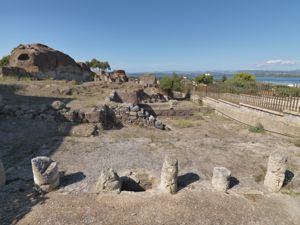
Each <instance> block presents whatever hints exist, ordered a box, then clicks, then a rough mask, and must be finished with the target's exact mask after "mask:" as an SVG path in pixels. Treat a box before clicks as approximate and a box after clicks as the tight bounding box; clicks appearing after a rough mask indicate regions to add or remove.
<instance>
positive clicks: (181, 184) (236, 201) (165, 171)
mask: <svg viewBox="0 0 300 225" xmlns="http://www.w3.org/2000/svg"><path fill="white" fill-rule="evenodd" d="M116 87H117V88H116ZM135 87H136V84H132V83H130V82H129V83H127V84H121V85H118V86H116V84H111V85H109V86H105V85H103V84H99V83H94V82H91V83H83V84H75V83H68V82H65V81H62V82H58V81H57V82H54V81H52V83H49V82H47V81H31V82H30V83H26V82H21V81H20V82H19V83H18V84H17V85H16V84H11V83H9V82H7V83H5V84H1V85H0V88H1V99H2V100H1V102H2V104H1V115H0V134H1V135H0V146H1V161H2V164H3V165H1V166H2V168H1V177H0V178H1V185H2V186H1V188H0V200H1V201H0V204H1V205H0V221H1V224H3V225H8V224H19V225H20V224H31V225H35V224H64V225H66V224H97V225H98V224H114V225H116V224H120V225H123V224H130V225H131V224H295V225H296V224H300V214H299V211H300V199H299V193H300V175H299V174H300V150H299V148H298V147H296V146H295V145H294V144H293V143H292V138H290V137H287V136H283V135H279V134H274V133H269V132H264V133H252V132H249V130H248V126H246V125H243V124H241V123H238V122H236V121H233V120H230V119H227V118H225V117H223V116H221V115H218V114H216V113H215V112H214V111H213V110H211V109H209V108H207V107H204V106H202V105H201V104H198V103H197V104H196V103H192V102H190V101H188V100H184V101H167V100H162V99H161V97H158V96H157V95H154V96H152V100H151V98H150V97H149V95H145V93H144V92H143V91H140V90H138V89H134V88H135ZM70 90H71V91H70ZM132 90H136V91H132ZM144 91H146V90H144ZM69 92H73V93H76V94H69ZM141 101H142V102H141Z"/></svg>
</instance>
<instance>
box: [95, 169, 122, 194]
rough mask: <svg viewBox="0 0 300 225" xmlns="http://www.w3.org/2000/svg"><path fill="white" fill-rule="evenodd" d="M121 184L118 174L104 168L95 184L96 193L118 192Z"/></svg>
mask: <svg viewBox="0 0 300 225" xmlns="http://www.w3.org/2000/svg"><path fill="white" fill-rule="evenodd" d="M120 190H121V183H120V178H119V176H118V174H117V173H116V172H115V171H114V170H113V169H111V168H105V169H104V170H103V171H102V172H101V174H100V177H99V179H98V182H97V183H96V193H101V192H120Z"/></svg>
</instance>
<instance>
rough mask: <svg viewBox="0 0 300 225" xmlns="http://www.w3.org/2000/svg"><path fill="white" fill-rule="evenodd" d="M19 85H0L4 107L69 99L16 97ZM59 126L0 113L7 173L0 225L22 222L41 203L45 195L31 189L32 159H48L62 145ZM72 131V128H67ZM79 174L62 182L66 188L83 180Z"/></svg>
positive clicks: (0, 190) (0, 142) (0, 197)
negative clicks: (42, 156)
mask: <svg viewBox="0 0 300 225" xmlns="http://www.w3.org/2000/svg"><path fill="white" fill-rule="evenodd" d="M21 88H22V87H21V86H19V85H15V84H11V85H3V84H0V94H1V95H2V98H3V105H6V104H9V105H26V106H28V107H32V106H33V105H41V104H47V105H49V104H51V103H52V102H53V101H56V100H60V101H63V102H65V103H66V104H67V103H68V102H69V101H71V100H72V99H70V98H52V97H37V96H22V95H18V94H16V93H17V92H18V91H19V90H20V89H21ZM59 126H60V123H59V122H57V121H47V120H42V119H30V120H20V119H18V118H16V117H7V116H6V115H2V114H1V112H0V146H1V151H0V158H1V160H2V162H3V164H4V167H5V171H6V176H7V180H6V185H5V186H3V187H1V188H0V223H1V225H8V224H15V223H17V222H18V221H19V220H20V219H22V218H23V217H24V216H25V215H26V214H27V213H28V212H30V211H31V208H32V207H33V206H34V205H36V204H43V203H44V202H45V201H46V200H47V196H42V195H38V194H37V193H35V192H34V190H33V179H32V171H31V162H30V160H31V158H33V157H36V156H39V155H44V156H51V154H53V153H54V152H55V151H56V150H57V149H58V148H59V146H60V145H61V143H62V142H63V139H64V137H63V136H61V135H60V134H59V132H58V130H59V129H58V128H59ZM69 129H71V127H70V128H69ZM83 178H84V175H83V174H81V173H80V172H79V173H76V174H70V175H68V176H66V177H65V178H64V179H63V184H64V185H68V184H71V183H72V182H77V181H78V180H80V179H83Z"/></svg>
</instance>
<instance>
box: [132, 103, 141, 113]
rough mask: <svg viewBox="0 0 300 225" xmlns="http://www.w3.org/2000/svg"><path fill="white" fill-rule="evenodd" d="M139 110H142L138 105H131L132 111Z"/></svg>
mask: <svg viewBox="0 0 300 225" xmlns="http://www.w3.org/2000/svg"><path fill="white" fill-rule="evenodd" d="M139 110H140V107H139V106H138V105H135V106H133V107H131V111H132V112H138V111H139Z"/></svg>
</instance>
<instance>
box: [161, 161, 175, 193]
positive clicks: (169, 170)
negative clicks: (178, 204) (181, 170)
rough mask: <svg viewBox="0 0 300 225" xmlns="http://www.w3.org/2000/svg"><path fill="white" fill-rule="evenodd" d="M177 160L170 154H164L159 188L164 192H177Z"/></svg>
mask: <svg viewBox="0 0 300 225" xmlns="http://www.w3.org/2000/svg"><path fill="white" fill-rule="evenodd" d="M177 175H178V161H177V159H176V158H174V157H172V156H166V157H165V161H164V163H163V167H162V170H161V181H160V184H161V188H162V190H163V191H164V192H168V193H171V194H175V193H176V192H177Z"/></svg>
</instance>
